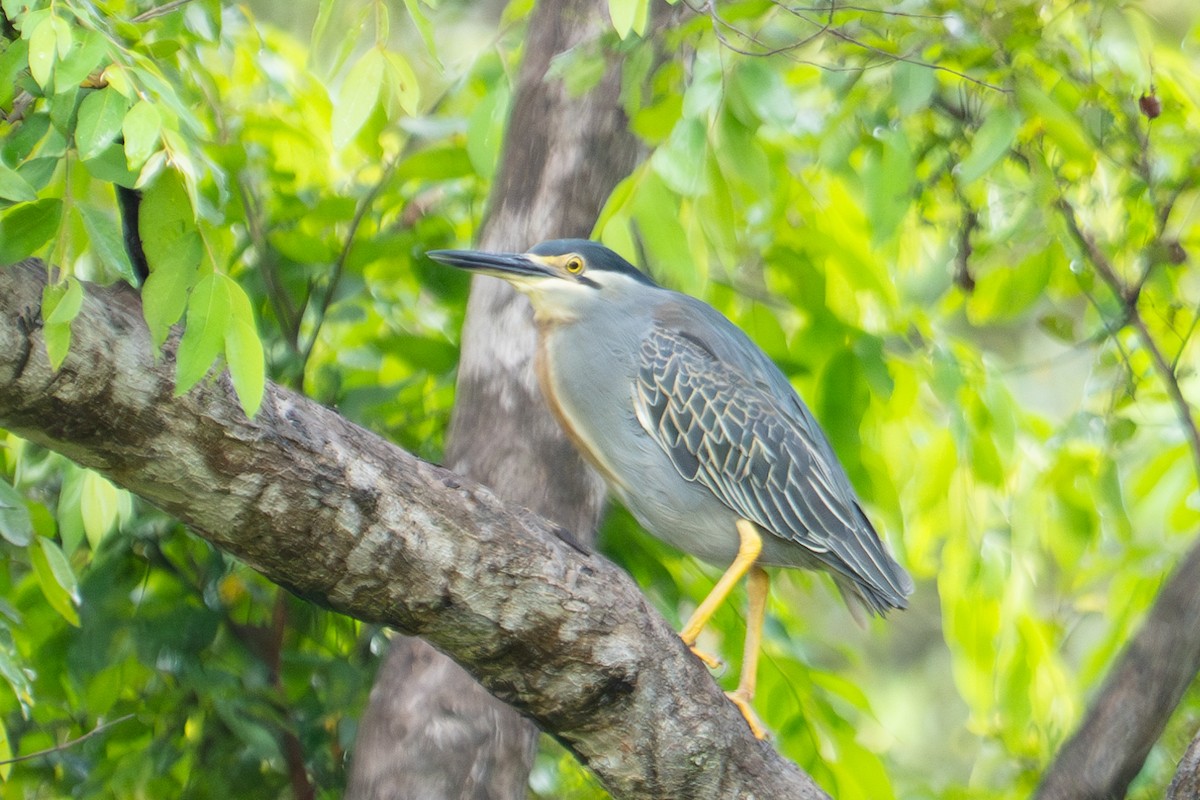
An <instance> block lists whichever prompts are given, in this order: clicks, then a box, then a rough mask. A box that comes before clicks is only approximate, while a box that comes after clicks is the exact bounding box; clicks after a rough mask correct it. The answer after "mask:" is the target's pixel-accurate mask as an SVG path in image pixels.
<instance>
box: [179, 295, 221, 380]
mask: <svg viewBox="0 0 1200 800" xmlns="http://www.w3.org/2000/svg"><path fill="white" fill-rule="evenodd" d="M229 287H230V281H229V279H228V278H226V277H225V276H224V275H222V274H220V273H217V272H213V273H209V274H208V275H206V276H204V277H203V278H201V279H200V281H199V282H198V283H197V284H196V286H195V288H194V289H192V294H191V297H190V298H189V299H188V304H187V323H186V327H185V328H184V331H183V339H182V340H180V342H179V351H178V353H177V354H176V359H177V360H176V371H175V393H176V394H184V393H185V392H187V391H188V390H189V389H191V388H192V387H193V386H195V385H196V384H197V383H198V382H199V381H200V379H201V378H203V377H204V375H205V374H206V373H207V372H208V370H209V368H210V367H211V366H212V364H213V362H214V361H215V360H216V358H217V356H218V355H219V354H220V352H221V350H222V345H223V343H224V341H225V331H226V330H227V329H228V327H229V305H230V288H229Z"/></svg>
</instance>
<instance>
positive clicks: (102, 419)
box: [0, 263, 823, 800]
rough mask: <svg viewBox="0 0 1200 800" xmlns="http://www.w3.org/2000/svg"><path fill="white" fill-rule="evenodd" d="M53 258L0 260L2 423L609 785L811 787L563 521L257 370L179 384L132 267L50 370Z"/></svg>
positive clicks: (798, 790) (777, 792) (96, 299)
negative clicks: (379, 633) (415, 651)
mask: <svg viewBox="0 0 1200 800" xmlns="http://www.w3.org/2000/svg"><path fill="white" fill-rule="evenodd" d="M45 277H46V273H45V269H44V268H43V267H41V266H40V265H38V264H36V263H27V264H24V265H18V266H16V267H11V268H7V269H2V270H0V427H3V428H6V429H8V430H11V431H13V432H15V433H17V434H18V435H20V436H23V437H25V438H27V439H29V440H31V441H33V442H35V443H37V444H40V445H42V446H45V447H50V448H52V449H54V450H56V451H58V452H60V453H62V454H64V455H66V456H67V457H69V458H71V459H73V460H75V461H77V462H78V463H80V464H83V465H85V466H87V467H91V468H92V469H96V470H99V471H100V472H102V473H103V474H105V475H107V476H108V477H109V478H111V479H112V480H114V481H115V482H117V483H118V484H120V485H122V486H125V487H126V488H128V489H130V490H131V491H133V492H136V493H137V494H139V495H141V496H142V497H144V498H145V499H146V500H148V501H149V502H151V503H154V504H155V505H157V506H159V507H160V508H162V509H163V510H165V511H167V512H168V513H170V514H173V515H174V516H176V517H177V518H179V519H180V520H182V521H183V522H185V523H187V524H188V525H189V526H191V527H192V529H193V530H195V531H196V532H197V533H198V534H199V535H201V536H203V537H205V538H206V539H208V540H209V541H211V542H212V543H213V544H215V545H216V546H218V547H220V548H222V549H223V550H226V551H227V552H229V553H232V554H233V555H235V556H237V557H239V558H241V559H242V560H243V561H245V562H246V563H247V564H249V565H250V566H252V567H254V568H255V569H257V570H259V571H260V572H262V573H263V574H264V575H266V576H267V577H268V578H269V579H271V580H273V581H275V582H276V583H279V584H280V585H282V586H285V587H287V588H289V589H291V590H292V591H293V592H295V593H296V594H298V595H300V596H301V597H305V598H308V599H310V600H312V601H313V602H317V603H320V604H323V605H326V606H329V607H331V608H333V609H335V610H337V611H340V612H343V613H346V614H350V615H352V616H355V617H358V618H359V619H363V620H367V621H373V622H379V623H383V624H387V625H391V626H392V627H395V628H397V629H398V630H400V631H402V632H404V633H407V634H411V635H418V636H421V637H423V638H425V639H426V640H428V641H429V642H431V643H432V644H433V645H434V646H436V647H437V648H438V649H440V650H442V651H443V652H445V653H448V654H450V655H452V656H453V657H454V659H455V660H456V661H457V662H458V663H459V664H460V665H461V666H463V667H464V668H465V669H466V670H467V671H468V672H470V673H471V674H472V675H473V676H474V677H475V678H476V679H478V680H480V681H481V682H482V683H483V684H484V685H485V686H486V687H487V688H488V689H489V691H491V692H492V693H493V694H495V695H496V696H497V697H499V698H501V699H502V700H504V701H505V702H507V703H509V704H510V705H512V706H513V707H514V708H516V709H517V710H518V711H519V712H520V713H522V714H525V715H527V716H529V717H530V718H532V719H533V720H535V721H536V722H537V723H538V724H539V726H540V727H542V728H543V729H544V730H547V731H550V732H552V733H553V734H554V735H555V736H556V737H557V738H558V740H559V741H561V742H562V743H563V744H564V745H565V746H567V747H568V748H569V749H570V750H571V751H572V752H574V753H575V755H576V756H577V757H579V758H580V760H581V761H582V762H583V763H584V764H586V765H588V766H589V767H591V769H592V770H593V771H594V772H595V773H596V775H597V776H598V777H599V778H600V780H601V781H602V782H603V783H604V784H605V786H607V787H608V789H609V791H611V792H612V793H613V795H614V796H616V797H619V798H637V799H638V800H654V798H663V799H664V800H666V799H667V798H680V797H687V798H694V799H696V800H700V799H701V798H714V800H715V799H717V798H721V799H724V798H731V797H739V798H740V797H760V798H785V797H786V798H809V797H821V796H823V795H822V794H821V793H820V790H819V789H818V788H817V787H816V786H815V785H814V784H813V783H812V781H811V779H810V778H809V777H808V776H807V775H805V774H804V773H802V772H801V771H800V770H798V769H797V768H796V767H795V765H793V764H790V763H789V762H787V761H785V760H784V759H783V758H781V757H780V756H779V754H778V753H776V752H775V750H774V749H773V748H772V747H771V746H770V744H768V743H766V742H760V741H758V740H756V739H755V738H754V737H753V736H752V735H751V734H750V731H749V729H748V728H747V726H746V723H745V721H744V720H743V719H742V717H741V714H740V713H739V712H738V711H737V709H735V708H734V707H733V705H732V704H731V703H729V701H728V700H727V699H726V698H725V696H724V694H723V693H722V692H721V691H720V689H719V688H718V687H717V685H716V684H715V683H714V682H713V680H712V678H711V677H710V676H709V675H708V672H707V670H706V669H705V668H704V665H703V664H701V663H700V662H699V661H698V660H697V659H696V658H695V657H694V656H693V655H692V654H691V653H690V652H689V651H688V650H687V648H685V647H684V646H683V643H682V642H681V641H680V640H679V637H678V636H677V635H676V634H675V632H674V631H673V630H671V628H670V626H669V625H667V623H666V621H665V620H663V619H662V617H660V616H659V615H657V614H656V613H654V611H653V609H651V608H650V607H649V605H648V604H647V603H646V601H645V599H644V598H643V596H642V595H641V593H640V592H639V591H638V589H637V587H636V586H635V585H634V584H633V583H632V581H631V580H630V579H629V577H628V576H627V575H626V574H624V573H623V572H622V571H621V570H619V569H617V568H616V567H615V566H613V565H612V564H611V563H609V562H608V561H606V560H605V559H604V558H602V557H600V556H598V555H595V554H586V553H583V552H581V551H580V549H579V548H578V546H577V545H576V544H575V543H573V542H570V541H569V540H568V537H565V536H564V535H563V533H562V530H561V528H560V527H559V526H557V525H555V524H553V523H549V522H547V521H545V520H543V519H542V518H540V517H537V516H536V515H534V514H533V513H532V512H529V511H527V510H525V509H516V508H515V507H513V506H509V505H505V504H504V503H502V502H501V501H500V500H498V499H497V498H496V497H495V496H494V495H493V494H492V493H491V492H490V491H488V490H487V489H486V488H484V487H482V486H480V485H479V484H477V483H475V482H473V481H470V480H468V479H466V478H463V477H460V476H458V475H456V474H455V473H453V472H451V471H449V470H447V469H444V468H442V467H437V466H434V465H431V464H428V463H425V462H423V461H420V460H419V459H417V458H415V457H413V456H412V455H410V454H408V453H406V452H404V451H403V450H400V449H399V448H397V447H395V446H394V445H391V444H388V443H387V442H385V441H383V440H382V439H380V438H379V437H377V436H374V435H373V434H371V433H369V432H367V431H365V430H363V429H361V428H359V427H357V426H355V425H353V424H351V423H349V422H347V421H346V420H344V419H343V418H341V417H339V416H338V415H337V414H336V413H335V412H334V411H332V410H330V409H327V408H324V407H322V406H320V405H317V404H316V403H313V402H312V401H310V400H308V399H306V398H304V397H301V396H298V395H295V394H293V393H291V392H288V391H285V390H283V389H280V388H278V387H276V386H274V385H268V387H267V391H266V394H265V396H264V398H263V404H262V408H261V410H260V411H259V413H258V415H257V416H256V417H255V418H254V419H253V420H248V419H246V417H245V416H244V414H243V413H242V411H241V408H240V406H239V405H238V402H237V399H236V396H235V394H234V392H233V390H232V387H231V386H230V384H229V381H228V380H227V379H226V378H225V377H221V378H219V379H214V380H211V381H207V382H204V383H202V384H200V385H199V386H197V387H195V388H194V389H192V390H191V391H189V392H188V393H187V394H185V395H183V396H181V397H176V396H175V392H174V371H175V364H174V352H173V348H172V347H171V346H168V347H167V348H166V349H167V353H166V355H165V357H160V358H158V359H157V361H156V358H155V352H154V348H153V347H152V345H151V343H150V336H149V332H148V331H147V330H146V326H145V324H144V322H143V319H142V313H141V307H140V300H139V298H138V296H137V295H136V293H135V292H133V291H132V290H130V289H129V288H128V287H123V286H118V287H115V288H110V289H101V288H96V287H89V288H87V290H86V294H85V297H84V300H83V305H82V307H81V309H80V312H79V315H78V316H77V317H76V319H75V321H74V323H73V324H72V330H73V340H72V343H71V350H70V353H69V354H68V355H67V358H66V360H65V361H64V363H63V365H62V367H61V368H60V369H59V370H58V371H57V372H54V371H52V370H51V369H50V365H49V362H48V359H47V356H46V345H45V340H44V339H43V337H42V334H41V331H42V325H43V322H42V320H41V317H40V307H41V297H42V290H43V288H44V284H45Z"/></svg>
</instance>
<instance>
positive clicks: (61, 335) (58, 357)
mask: <svg viewBox="0 0 1200 800" xmlns="http://www.w3.org/2000/svg"><path fill="white" fill-rule="evenodd" d="M82 306H83V286H82V285H81V284H80V283H79V281H77V280H76V279H75V278H67V280H66V281H64V282H63V283H51V284H48V285H47V286H46V287H45V288H44V289H43V290H42V318H43V319H44V320H45V321H46V324H45V325H44V326H43V328H42V335H43V337H44V338H45V340H46V355H47V356H49V358H50V366H51V368H53V369H58V368H59V367H61V366H62V362H63V360H65V359H66V357H67V350H68V349H69V348H70V346H71V323H72V322H73V321H74V320H75V317H76V315H78V314H79V309H80V308H81V307H82Z"/></svg>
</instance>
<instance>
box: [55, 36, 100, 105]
mask: <svg viewBox="0 0 1200 800" xmlns="http://www.w3.org/2000/svg"><path fill="white" fill-rule="evenodd" d="M81 30H82V29H81ZM106 55H108V40H107V39H106V38H105V37H104V35H103V34H101V33H99V32H97V31H93V30H84V31H83V38H82V39H81V40H79V41H77V42H76V43H75V45H74V46H73V47H72V48H71V51H70V52H69V53H67V54H66V56H64V57H63V58H62V59H61V60H60V61H59V62H58V66H57V68H56V69H55V70H54V90H55V91H56V92H59V93H62V92H65V91H67V90H68V89H71V88H75V87H78V86H79V85H80V84H81V83H83V82H84V81H85V80H86V79H87V77H88V76H89V75H91V74H92V73H93V72H95V71H96V70H97V69H99V67H100V64H101V62H102V61H103V60H104V57H105V56H106Z"/></svg>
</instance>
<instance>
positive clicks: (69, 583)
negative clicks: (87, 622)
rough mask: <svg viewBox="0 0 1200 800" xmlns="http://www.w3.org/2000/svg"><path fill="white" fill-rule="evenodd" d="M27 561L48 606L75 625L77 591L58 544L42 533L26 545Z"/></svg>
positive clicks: (69, 568)
mask: <svg viewBox="0 0 1200 800" xmlns="http://www.w3.org/2000/svg"><path fill="white" fill-rule="evenodd" d="M28 552H29V561H30V563H31V564H32V565H33V571H34V573H35V574H36V575H37V580H38V586H39V587H41V590H42V594H43V595H44V596H45V598H46V600H47V602H49V603H50V605H51V607H52V608H53V609H54V610H55V611H57V612H58V613H59V614H60V615H61V616H62V618H63V619H65V620H66V621H67V622H69V623H70V624H71V625H74V626H75V627H77V628H78V627H79V611H78V610H77V609H76V606H78V605H79V590H78V585H77V583H76V579H75V572H74V570H72V569H71V564H70V563H69V562H68V561H67V557H66V556H65V555H63V551H62V550H60V549H59V547H58V545H57V544H55V543H54V542H52V541H51V540H49V539H47V538H45V537H44V536H39V537H37V541H35V542H33V543H32V544H31V545H30V546H29V550H28Z"/></svg>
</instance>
